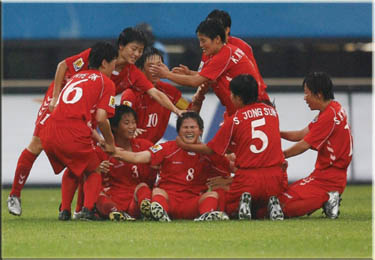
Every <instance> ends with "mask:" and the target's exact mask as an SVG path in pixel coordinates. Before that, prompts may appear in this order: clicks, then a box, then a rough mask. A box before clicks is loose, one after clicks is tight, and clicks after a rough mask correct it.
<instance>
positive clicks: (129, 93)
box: [120, 88, 137, 109]
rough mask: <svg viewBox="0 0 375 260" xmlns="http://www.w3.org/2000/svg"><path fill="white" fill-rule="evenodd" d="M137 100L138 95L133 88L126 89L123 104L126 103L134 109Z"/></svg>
mask: <svg viewBox="0 0 375 260" xmlns="http://www.w3.org/2000/svg"><path fill="white" fill-rule="evenodd" d="M136 100H137V95H136V94H135V93H134V90H133V89H131V88H128V89H126V90H125V91H124V92H123V93H122V95H121V102H120V104H121V105H126V106H129V107H131V108H133V109H134V106H135V103H136Z"/></svg>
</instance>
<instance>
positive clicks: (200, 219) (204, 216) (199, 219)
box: [194, 212, 210, 221]
mask: <svg viewBox="0 0 375 260" xmlns="http://www.w3.org/2000/svg"><path fill="white" fill-rule="evenodd" d="M209 213H210V212H206V213H203V214H202V215H200V216H199V217H197V218H195V219H194V221H205V220H206V218H207V216H208V214H209Z"/></svg>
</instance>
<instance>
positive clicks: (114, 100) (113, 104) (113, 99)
mask: <svg viewBox="0 0 375 260" xmlns="http://www.w3.org/2000/svg"><path fill="white" fill-rule="evenodd" d="M108 105H109V106H110V107H113V108H115V105H116V99H115V97H114V96H111V97H110V99H109V104H108Z"/></svg>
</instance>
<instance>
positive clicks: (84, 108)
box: [51, 70, 114, 123]
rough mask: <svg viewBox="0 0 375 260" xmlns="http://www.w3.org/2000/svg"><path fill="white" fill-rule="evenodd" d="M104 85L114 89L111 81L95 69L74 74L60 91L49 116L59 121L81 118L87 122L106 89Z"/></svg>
mask: <svg viewBox="0 0 375 260" xmlns="http://www.w3.org/2000/svg"><path fill="white" fill-rule="evenodd" d="M106 86H112V88H113V90H114V85H113V82H111V80H110V79H109V78H108V77H107V76H106V75H104V74H102V73H101V72H99V71H97V70H86V71H82V72H80V73H77V74H75V75H74V76H73V77H72V79H71V80H70V81H69V82H68V83H67V84H66V85H65V87H64V88H63V90H62V91H61V93H60V96H59V100H58V105H57V107H56V109H55V110H54V112H53V113H52V116H51V118H53V119H54V120H59V121H65V120H83V121H84V122H86V123H88V122H89V121H90V120H91V113H92V111H94V110H95V109H96V107H97V105H98V103H99V102H100V100H101V98H102V96H103V93H104V92H105V91H106ZM113 92H114V91H113Z"/></svg>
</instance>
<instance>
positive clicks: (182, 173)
mask: <svg viewBox="0 0 375 260" xmlns="http://www.w3.org/2000/svg"><path fill="white" fill-rule="evenodd" d="M176 128H177V132H178V135H179V136H180V138H181V139H183V140H185V142H187V143H199V138H200V136H201V135H202V131H203V120H202V118H201V117H200V116H199V114H197V113H196V112H186V113H183V115H182V116H181V117H179V118H178V119H177V124H176ZM114 156H115V157H116V158H118V159H120V160H123V161H127V162H131V163H150V164H151V165H154V166H156V165H160V180H159V181H158V183H157V185H156V187H155V188H154V189H153V192H152V203H151V214H152V216H153V218H154V219H156V220H159V221H170V217H171V218H172V219H194V218H196V219H197V220H212V219H214V220H216V219H217V220H226V219H228V216H227V215H226V214H225V213H224V212H222V211H217V209H218V208H219V199H220V198H219V196H218V193H217V192H216V191H207V186H206V180H207V178H208V177H209V176H211V175H214V174H215V175H217V174H220V175H223V176H228V175H229V172H230V168H229V162H228V161H227V160H226V158H225V157H222V156H217V155H213V156H204V155H200V154H197V153H192V152H186V151H184V150H182V149H181V148H180V147H178V146H177V144H176V141H168V142H166V143H163V144H159V145H154V146H152V147H151V148H150V149H149V150H147V151H143V152H138V153H134V152H128V151H121V150H119V149H116V153H115V155H114ZM199 215H200V217H198V216H199Z"/></svg>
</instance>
